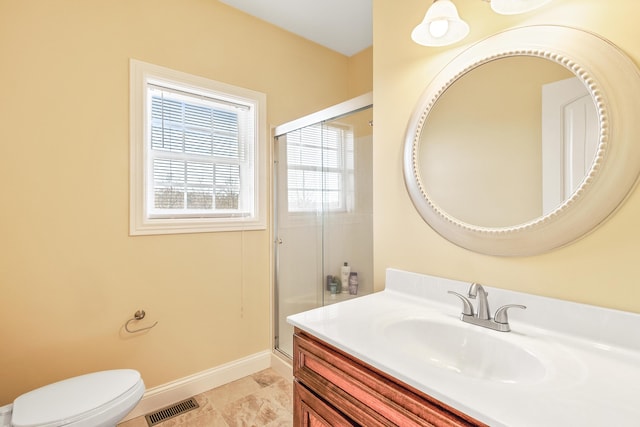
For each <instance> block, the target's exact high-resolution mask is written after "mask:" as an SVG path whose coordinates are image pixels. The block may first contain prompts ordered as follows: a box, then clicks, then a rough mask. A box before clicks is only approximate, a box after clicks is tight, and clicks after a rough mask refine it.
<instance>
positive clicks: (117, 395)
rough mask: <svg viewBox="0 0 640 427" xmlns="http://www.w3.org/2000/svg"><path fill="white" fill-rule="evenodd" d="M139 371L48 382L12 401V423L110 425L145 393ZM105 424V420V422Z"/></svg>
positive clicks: (52, 426) (30, 426)
mask: <svg viewBox="0 0 640 427" xmlns="http://www.w3.org/2000/svg"><path fill="white" fill-rule="evenodd" d="M144 390H145V388H144V383H143V381H142V378H141V377H140V373H139V372H138V371H135V370H132V369H117V370H111V371H102V372H94V373H91V374H87V375H81V376H79V377H74V378H69V379H66V380H63V381H60V382H57V383H53V384H49V385H46V386H44V387H41V388H39V389H36V390H33V391H30V392H28V393H25V394H23V395H22V396H19V397H18V398H17V399H16V400H15V401H14V402H13V414H12V418H11V422H12V425H13V426H14V427H35V426H38V427H59V426H67V425H73V426H74V427H76V426H77V427H80V426H97V425H102V424H105V423H108V422H109V420H110V418H113V421H112V422H111V425H115V424H116V422H117V421H120V419H121V418H122V417H123V416H124V415H126V414H127V413H128V412H129V411H130V410H131V409H133V407H134V406H135V405H136V404H137V403H138V401H139V400H140V398H141V397H142V395H143V394H144ZM106 425H108V424H106Z"/></svg>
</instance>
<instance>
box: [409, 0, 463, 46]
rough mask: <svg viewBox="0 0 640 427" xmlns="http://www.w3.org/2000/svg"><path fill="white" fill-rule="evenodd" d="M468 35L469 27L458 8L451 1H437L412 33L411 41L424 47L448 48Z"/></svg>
mask: <svg viewBox="0 0 640 427" xmlns="http://www.w3.org/2000/svg"><path fill="white" fill-rule="evenodd" d="M445 29H446V31H444V30H445ZM467 34H469V25H467V23H466V22H464V21H463V20H462V19H460V16H459V15H458V10H457V9H456V6H455V5H454V4H453V3H452V2H451V1H450V0H436V2H434V3H433V4H432V5H431V7H429V9H428V10H427V13H426V14H425V16H424V19H423V20H422V22H421V23H420V24H418V25H417V26H416V27H415V28H414V29H413V31H412V32H411V39H412V40H413V41H414V42H416V43H418V44H421V45H423V46H446V45H449V44H453V43H455V42H458V41H460V40H462V39H463V38H465V37H466V36H467Z"/></svg>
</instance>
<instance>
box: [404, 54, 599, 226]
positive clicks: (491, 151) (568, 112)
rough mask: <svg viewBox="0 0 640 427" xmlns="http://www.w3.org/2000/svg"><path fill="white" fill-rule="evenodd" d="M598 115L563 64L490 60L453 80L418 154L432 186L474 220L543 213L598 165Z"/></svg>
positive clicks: (431, 191) (437, 199)
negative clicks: (593, 164) (595, 160)
mask: <svg viewBox="0 0 640 427" xmlns="http://www.w3.org/2000/svg"><path fill="white" fill-rule="evenodd" d="M566 87H568V89H566ZM598 123H599V122H598V116H597V112H596V106H595V103H594V101H593V99H592V97H591V95H590V94H589V92H588V90H587V88H586V87H585V85H584V83H583V82H582V81H581V80H580V79H578V78H576V77H574V75H573V73H572V72H571V71H569V70H568V69H566V68H565V67H563V66H562V65H559V64H557V63H555V62H553V61H550V60H547V59H544V58H540V57H534V56H512V57H503V58H500V59H496V60H493V61H490V62H487V63H484V64H482V65H480V66H478V67H476V68H473V69H472V70H471V71H469V72H467V73H466V74H464V75H462V76H461V77H460V78H459V79H457V80H456V81H455V82H454V83H453V84H452V85H450V86H449V87H448V88H447V89H446V91H445V92H444V93H443V94H442V95H441V96H440V97H439V98H438V100H437V101H436V103H435V104H434V106H433V108H432V110H431V111H430V112H429V115H428V117H427V119H426V122H425V125H424V127H423V128H422V132H421V134H420V139H419V144H420V150H418V152H419V158H418V159H417V160H418V163H419V165H420V172H421V178H422V182H423V183H424V187H425V191H426V193H427V194H428V195H429V197H430V199H431V200H432V201H433V203H435V204H436V205H438V207H439V208H440V209H442V210H443V211H445V212H447V213H448V214H449V215H451V216H452V217H454V218H456V219H457V220H459V221H461V222H464V223H468V224H472V225H474V226H479V227H509V226H514V225H518V224H524V223H527V222H530V221H533V220H535V219H537V218H539V217H542V216H543V215H546V214H548V213H549V212H552V211H553V210H554V209H556V208H557V207H558V206H560V205H561V204H562V203H563V202H564V200H566V199H568V198H569V197H570V196H571V194H572V193H573V191H575V190H576V189H577V188H578V187H579V186H580V184H581V183H582V181H583V180H584V178H585V176H586V175H587V174H588V173H589V171H590V169H591V167H592V163H593V159H594V157H595V154H596V153H595V151H596V149H597V146H598V141H599V139H598V138H599V124H598Z"/></svg>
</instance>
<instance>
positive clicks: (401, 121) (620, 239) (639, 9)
mask: <svg viewBox="0 0 640 427" xmlns="http://www.w3.org/2000/svg"><path fill="white" fill-rule="evenodd" d="M455 4H456V5H457V6H458V10H459V12H460V15H461V16H462V17H463V18H464V19H466V20H467V21H468V22H469V25H470V26H471V33H470V35H469V37H468V38H467V39H466V40H464V41H463V42H460V43H458V44H456V45H454V46H452V47H444V48H428V47H423V46H419V45H417V44H415V43H413V42H412V41H411V38H410V33H411V30H412V29H413V27H414V26H415V25H417V24H418V23H419V22H420V21H421V19H422V18H423V16H424V13H425V11H426V8H427V7H428V4H427V3H426V2H424V1H422V0H410V1H403V2H398V1H395V0H374V40H373V41H374V49H375V55H374V68H373V69H374V105H375V111H374V117H375V119H374V120H375V134H374V171H375V173H374V189H375V193H374V194H375V197H374V236H375V240H374V260H375V270H376V271H375V276H376V288H377V289H380V288H382V287H383V286H384V272H385V269H386V268H387V267H395V268H400V269H405V270H409V271H415V272H419V273H425V274H433V275H438V276H444V277H449V278H453V279H459V280H466V281H478V282H480V283H484V284H487V285H490V286H496V287H500V288H508V289H512V290H516V291H521V292H528V293H533V294H539V295H545V296H550V297H554V298H563V299H568V300H573V301H578V302H583V303H588V304H595V305H601V306H606V307H611V308H616V309H622V310H628V311H634V312H640V285H638V277H640V262H639V260H640V258H639V255H638V254H640V189H639V188H636V189H635V190H634V191H633V193H632V194H631V196H630V197H629V199H628V200H627V201H626V202H625V204H624V206H623V207H622V208H621V209H620V210H619V211H617V212H616V213H615V215H614V216H613V217H611V218H610V219H609V220H608V221H607V222H606V223H604V224H603V225H602V226H601V227H599V228H598V229H597V230H596V231H595V232H593V233H591V234H590V235H588V236H587V237H585V238H583V239H581V240H579V241H577V242H575V243H573V244H571V245H569V246H567V247H564V248H561V249H557V250H555V251H552V252H550V253H547V254H543V255H538V256H532V257H518V258H504V257H493V256H484V255H479V254H476V253H473V252H470V251H467V250H465V249H461V248H459V247H457V246H455V245H453V244H451V243H449V242H447V241H446V240H444V239H443V238H442V237H440V236H439V235H438V234H436V233H435V232H434V231H432V230H431V229H430V228H429V227H428V226H427V225H426V224H425V223H424V221H423V220H422V219H421V217H420V216H419V215H418V213H417V212H416V210H415V209H414V208H413V205H412V204H411V201H410V199H409V196H408V195H407V192H406V191H405V187H404V181H403V175H402V144H403V139H404V134H405V130H406V125H407V122H408V119H409V117H410V115H411V113H412V110H413V106H414V105H415V103H416V102H417V100H418V98H419V96H420V94H421V93H422V91H423V90H424V88H425V87H426V85H427V84H428V83H429V81H430V80H431V79H432V78H433V77H434V75H435V74H436V73H437V72H438V71H439V69H441V68H442V67H443V66H444V65H445V64H446V63H447V62H448V61H449V60H451V59H452V58H453V57H454V56H455V55H456V54H458V53H460V52H461V51H462V50H463V49H464V48H465V47H466V46H468V45H469V44H471V43H473V42H475V41H477V40H480V39H482V38H484V37H487V36H489V35H491V34H493V33H495V32H498V31H501V30H504V29H507V28H510V27H514V26H521V25H530V24H561V25H568V26H574V27H579V28H583V29H586V30H590V31H593V32H596V33H598V34H600V35H602V36H604V37H605V38H608V39H609V40H611V41H612V42H613V43H615V44H617V45H618V46H619V47H620V48H621V49H622V50H624V51H625V52H626V53H627V54H628V55H629V56H630V57H631V58H632V59H633V60H634V61H635V62H636V63H639V62H640V44H639V43H638V39H639V38H640V27H638V25H637V23H636V17H637V16H638V14H639V13H640V4H639V3H638V2H637V1H636V0H616V1H612V2H603V1H601V0H554V1H553V2H551V3H549V4H548V5H547V6H545V7H544V8H542V9H540V10H538V11H536V12H533V13H529V14H525V15H518V16H510V17H509V16H501V15H497V14H495V13H493V12H492V11H491V9H490V7H489V5H488V4H487V3H485V2H481V1H478V0H456V1H455Z"/></svg>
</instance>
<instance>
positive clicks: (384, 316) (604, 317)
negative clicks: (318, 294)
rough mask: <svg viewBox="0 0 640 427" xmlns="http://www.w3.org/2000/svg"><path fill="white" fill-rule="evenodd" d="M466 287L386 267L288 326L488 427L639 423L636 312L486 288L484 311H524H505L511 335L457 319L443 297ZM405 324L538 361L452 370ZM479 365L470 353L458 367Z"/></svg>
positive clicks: (456, 307) (457, 308)
mask: <svg viewBox="0 0 640 427" xmlns="http://www.w3.org/2000/svg"><path fill="white" fill-rule="evenodd" d="M468 287H469V283H464V282H459V281H455V280H449V279H443V278H438V277H432V276H427V275H420V274H415V273H409V272H404V271H400V270H393V269H389V270H388V271H387V282H386V288H385V290H384V291H382V292H378V293H375V294H372V295H368V296H364V297H361V298H357V299H354V300H350V301H345V302H341V303H337V304H333V305H330V306H325V307H321V308H317V309H314V310H310V311H307V312H304V313H300V314H296V315H293V316H289V317H288V318H287V320H288V322H289V323H290V324H292V325H294V326H296V327H298V328H300V329H302V330H304V331H307V332H309V333H311V334H312V335H314V336H316V337H318V338H319V339H321V340H323V341H325V342H327V343H329V344H331V345H333V346H335V347H337V348H339V349H341V350H343V351H345V352H347V353H349V354H351V355H353V356H355V357H357V358H359V359H361V360H362V361H364V362H366V363H368V364H369V365H371V366H374V367H376V368H378V369H380V370H381V371H383V372H386V373H388V374H390V375H392V376H394V377H396V378H398V379H399V380H401V381H403V382H405V383H407V384H409V385H411V386H413V387H415V388H417V389H419V390H421V391H423V392H425V393H427V394H429V395H431V396H433V397H435V398H437V399H439V400H440V401H442V402H444V403H446V404H448V405H450V406H452V407H454V408H457V409H458V410H460V411H462V412H464V413H466V414H468V415H470V416H472V417H474V418H476V419H478V420H480V421H482V422H485V423H487V424H489V425H491V426H496V427H497V426H509V427H516V426H535V427H539V426H545V427H548V426H581V427H584V426H594V427H596V426H597V427H602V426H616V427H622V426H640V314H635V313H627V312H622V311H616V310H609V309H605V308H600V307H594V306H587V305H583V304H576V303H571V302H567V301H561V300H555V299H550V298H543V297H537V296H534V295H529V294H523V293H517V292H511V291H505V290H501V289H497V288H490V287H488V286H485V289H486V290H487V291H488V292H489V303H490V307H491V312H492V315H493V312H494V310H495V308H498V307H500V306H502V305H505V304H524V305H526V306H527V310H510V311H509V319H510V324H511V329H512V331H511V332H497V331H492V330H490V329H486V328H482V327H479V326H474V325H469V324H466V323H463V322H461V321H460V320H459V317H460V312H461V309H462V304H461V303H460V301H459V300H458V298H456V297H455V296H453V295H449V294H447V291H449V290H453V291H455V292H458V293H461V294H466V291H467V289H468ZM474 304H475V302H474ZM412 321H413V322H421V321H428V322H433V323H431V325H443V328H445V327H450V326H452V325H453V326H454V327H455V329H454V330H455V331H463V332H465V331H466V332H469V333H471V334H472V336H473V337H479V338H480V339H481V341H482V342H484V341H485V340H486V342H488V343H491V342H493V343H502V344H505V345H506V347H505V348H517V349H522V350H523V351H524V353H514V354H518V355H524V356H526V357H525V358H526V359H530V358H531V360H536V361H540V362H539V363H541V364H540V365H539V366H538V365H532V366H533V368H530V369H527V370H526V371H527V372H518V367H519V366H520V365H521V364H523V363H525V360H523V359H521V360H516V361H514V360H511V359H513V358H511V359H509V356H510V353H509V352H506V354H499V355H497V356H498V357H502V358H504V360H501V361H500V362H499V363H501V367H504V366H507V367H510V369H512V370H515V371H516V377H517V379H515V380H513V381H512V380H510V379H505V378H503V377H500V375H498V376H495V377H493V378H487V377H486V374H483V375H484V377H483V376H482V375H475V374H474V370H473V369H471V370H468V371H466V373H461V372H459V371H456V370H454V369H451V368H450V367H447V366H446V364H442V363H439V362H438V361H437V360H435V359H434V358H433V357H430V358H429V359H428V360H427V359H426V358H425V357H423V354H422V353H423V352H422V350H423V349H424V348H425V346H427V345H429V343H428V342H425V341H428V339H429V338H428V337H429V335H425V336H423V337H422V339H420V340H412V338H411V336H410V333H409V332H406V333H405V331H404V330H403V329H402V327H403V325H407V324H408V323H402V322H412ZM416 324H418V325H422V324H421V323H416ZM394 328H395V329H394ZM458 328H461V329H458ZM468 328H472V329H470V330H468V331H467V329H468ZM407 329H408V328H407ZM440 335H442V336H443V337H444V334H440ZM434 339H435V337H434ZM496 347H499V348H502V347H501V346H496ZM461 353H464V352H461ZM463 356H464V355H463ZM460 357H462V356H460ZM460 357H459V358H460ZM465 357H466V356H465ZM481 359H482V357H473V355H472V356H471V357H469V360H467V361H466V362H464V363H469V366H473V364H474V363H484V362H482V360H481ZM536 363H538V362H536ZM538 368H540V369H538ZM507 371H508V369H507ZM522 371H524V369H522ZM470 373H471V374H470Z"/></svg>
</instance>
